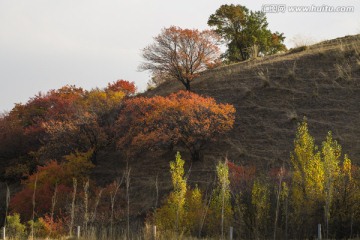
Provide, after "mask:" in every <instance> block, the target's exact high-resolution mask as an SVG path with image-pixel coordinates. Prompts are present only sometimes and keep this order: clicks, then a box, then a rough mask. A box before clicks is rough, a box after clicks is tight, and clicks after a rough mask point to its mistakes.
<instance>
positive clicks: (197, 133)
mask: <svg viewBox="0 0 360 240" xmlns="http://www.w3.org/2000/svg"><path fill="white" fill-rule="evenodd" d="M234 120H235V108H234V107H233V106H232V105H229V104H218V103H216V101H215V100H214V99H213V98H210V97H202V96H200V95H197V94H195V93H192V92H187V91H179V92H177V93H173V94H171V95H169V96H168V97H161V96H157V97H153V98H145V97H139V98H133V99H129V100H127V101H125V102H124V105H123V109H122V111H121V112H120V115H119V119H118V121H117V124H116V126H117V132H118V137H119V141H118V145H119V146H120V147H123V148H125V149H131V148H129V147H131V146H132V147H137V148H142V147H144V146H151V147H156V146H159V145H175V144H179V145H182V146H184V147H186V148H187V149H188V150H189V151H190V153H191V157H192V160H193V161H195V160H199V159H200V152H201V150H202V149H203V148H204V146H205V144H206V143H208V142H209V141H211V140H214V139H216V138H217V137H218V136H220V135H221V134H223V133H225V132H227V131H229V130H230V129H232V127H233V124H234Z"/></svg>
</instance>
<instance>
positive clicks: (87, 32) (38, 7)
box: [0, 0, 360, 112]
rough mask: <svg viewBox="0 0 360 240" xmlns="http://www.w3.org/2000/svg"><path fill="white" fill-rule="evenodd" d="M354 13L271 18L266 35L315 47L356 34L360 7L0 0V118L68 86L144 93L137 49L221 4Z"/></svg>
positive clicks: (202, 25)
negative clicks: (125, 85) (129, 86)
mask: <svg viewBox="0 0 360 240" xmlns="http://www.w3.org/2000/svg"><path fill="white" fill-rule="evenodd" d="M231 3H233V4H241V5H245V6H246V7H248V8H249V9H251V10H256V11H258V10H261V8H262V6H263V5H264V4H283V3H286V5H287V6H291V5H296V6H299V5H304V6H307V5H309V6H310V5H316V6H321V5H323V4H326V5H329V6H354V8H355V11H354V12H353V13H324V12H323V13H304V12H303V13H301V12H298V13H290V12H288V11H286V12H285V13H277V14H276V13H269V14H267V17H268V22H269V26H270V29H271V30H272V31H279V32H283V33H284V34H285V36H286V37H287V40H286V44H287V46H288V47H291V44H292V40H293V39H294V38H297V37H303V38H308V39H311V40H312V41H320V40H324V39H331V38H335V37H341V36H345V35H353V34H358V33H360V17H359V16H360V14H359V13H360V1H358V0H344V1H338V0H327V1H323V0H312V1H308V0H306V1H294V0H286V1H284V0H283V1H280V0H275V1H274V0H262V1H254V0H243V1H219V0H181V1H171V0H102V1H101V0H60V1H59V0H0V83H1V87H0V112H1V111H3V110H10V109H11V108H12V107H13V106H14V103H20V102H21V103H25V102H26V101H27V100H28V99H29V98H30V97H32V96H34V95H35V94H36V93H38V92H39V91H42V92H46V91H48V90H50V89H57V88H59V87H61V86H64V85H66V84H70V85H76V86H78V87H83V88H85V89H91V88H94V87H105V86H106V85H107V83H108V82H112V81H115V80H117V79H126V80H130V81H135V82H136V84H137V86H138V88H139V89H140V90H144V89H145V87H146V82H147V81H148V79H149V73H147V72H137V70H136V69H137V66H138V65H139V63H140V62H141V60H142V59H141V57H140V50H141V49H142V48H143V47H145V46H146V45H148V44H150V43H151V42H152V37H154V36H156V35H157V34H158V33H160V31H161V29H162V28H163V27H169V26H171V25H175V26H179V27H182V28H198V29H206V28H207V24H206V22H207V20H208V17H209V16H210V14H212V13H214V12H215V10H216V9H217V8H219V7H220V5H222V4H231Z"/></svg>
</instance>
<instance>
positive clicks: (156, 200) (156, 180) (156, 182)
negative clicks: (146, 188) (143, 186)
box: [155, 175, 159, 209]
mask: <svg viewBox="0 0 360 240" xmlns="http://www.w3.org/2000/svg"><path fill="white" fill-rule="evenodd" d="M155 189H156V199H155V209H157V206H158V201H159V183H158V175H156V178H155Z"/></svg>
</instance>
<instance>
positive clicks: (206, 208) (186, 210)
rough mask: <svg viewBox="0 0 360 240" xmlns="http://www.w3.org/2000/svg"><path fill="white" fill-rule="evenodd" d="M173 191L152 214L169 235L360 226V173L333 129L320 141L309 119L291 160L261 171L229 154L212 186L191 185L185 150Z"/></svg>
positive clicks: (244, 235) (250, 235)
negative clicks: (311, 130)
mask: <svg viewBox="0 0 360 240" xmlns="http://www.w3.org/2000/svg"><path fill="white" fill-rule="evenodd" d="M170 171H171V176H172V183H173V191H172V192H171V193H170V195H169V196H168V197H167V198H166V200H165V202H164V204H163V205H162V206H161V207H160V208H158V209H157V210H156V211H155V212H154V214H153V215H152V217H151V218H149V219H148V221H149V222H151V223H153V224H156V225H157V226H158V227H159V229H160V231H162V234H164V235H165V236H174V234H175V235H192V236H198V237H204V236H215V237H221V238H222V239H224V238H225V236H226V237H228V234H229V228H230V226H232V227H233V228H234V234H235V238H236V239H309V238H310V239H311V238H315V237H316V236H317V230H318V229H317V226H318V224H322V226H323V232H322V234H323V236H324V237H325V238H326V239H329V238H331V239H332V238H336V239H345V238H352V237H355V236H357V235H358V233H359V231H360V226H359V224H360V222H359V210H360V208H359V205H358V202H359V200H360V179H359V177H360V175H359V173H360V172H359V169H358V167H357V166H355V165H353V164H352V163H351V161H350V159H349V158H348V156H347V155H344V156H342V153H341V146H340V145H339V144H338V143H337V141H336V140H334V139H333V138H332V135H331V132H329V133H328V135H327V137H326V139H325V141H324V142H323V143H322V147H321V149H319V148H318V147H317V146H316V145H315V143H314V138H313V137H312V136H311V135H310V134H309V131H308V126H307V122H306V121H305V120H304V122H302V123H301V124H299V126H298V130H297V134H296V139H295V141H294V151H293V152H292V153H291V158H290V162H289V166H282V167H280V168H277V169H271V170H270V171H269V172H260V171H256V168H255V167H254V166H238V165H236V164H234V163H232V162H229V161H227V160H225V161H224V162H219V164H218V165H217V167H216V176H217V178H216V179H217V180H216V184H215V187H214V188H213V190H212V191H211V192H204V191H201V190H200V189H199V188H198V187H197V186H189V185H188V183H187V179H186V178H185V176H184V161H183V160H182V159H181V156H180V154H179V153H178V154H177V156H176V160H175V161H174V162H171V163H170Z"/></svg>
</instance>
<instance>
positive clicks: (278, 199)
mask: <svg viewBox="0 0 360 240" xmlns="http://www.w3.org/2000/svg"><path fill="white" fill-rule="evenodd" d="M281 184H282V175H279V185H278V190H277V194H276V209H275V221H274V240H276V229H277V223H278V218H279V208H280V194H281Z"/></svg>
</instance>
